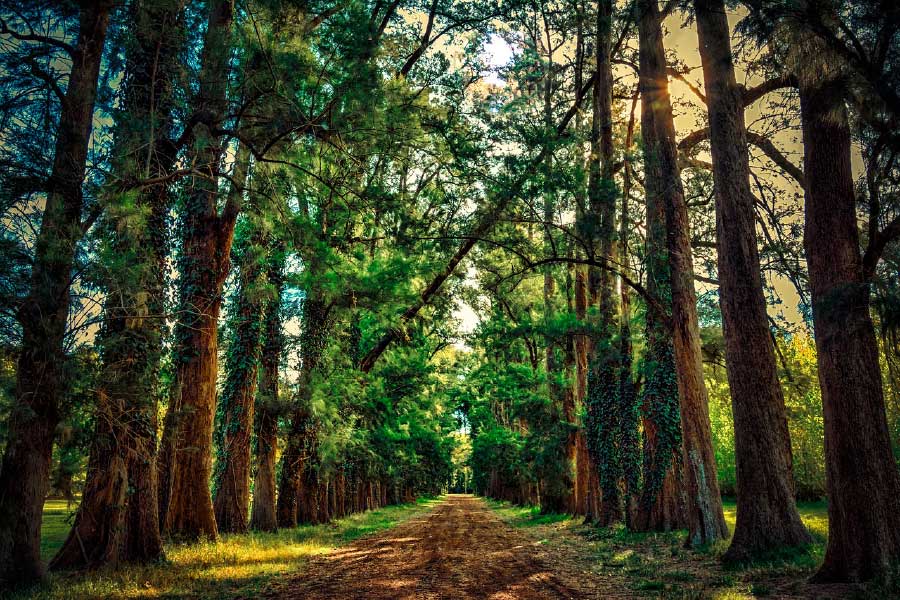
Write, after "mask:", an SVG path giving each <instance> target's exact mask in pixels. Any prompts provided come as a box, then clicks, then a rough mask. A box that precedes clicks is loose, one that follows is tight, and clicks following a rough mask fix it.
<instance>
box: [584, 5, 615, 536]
mask: <svg viewBox="0 0 900 600" xmlns="http://www.w3.org/2000/svg"><path fill="white" fill-rule="evenodd" d="M612 24H613V3H612V0H598V2H597V21H596V40H595V45H594V48H595V55H594V59H595V61H596V65H597V72H596V76H595V78H594V87H593V93H592V97H591V98H592V104H591V107H592V113H593V119H592V122H591V159H590V161H589V163H588V173H589V177H588V205H589V211H588V215H586V217H587V218H588V219H590V221H591V222H590V223H589V224H587V225H586V226H585V227H586V229H587V230H588V235H589V245H590V249H591V251H592V252H594V253H596V255H598V256H594V257H592V258H595V259H599V260H605V261H609V262H613V261H614V259H615V248H616V245H615V237H616V227H615V215H616V195H617V190H616V183H615V179H614V164H613V163H614V151H615V147H614V145H613V100H612V99H613V76H612V34H613V30H612ZM615 284H616V281H615V275H614V274H613V273H612V272H611V271H610V270H608V269H598V268H592V269H590V270H589V271H588V293H589V297H590V301H591V303H592V304H593V305H595V306H597V309H598V320H599V322H598V324H597V334H596V335H595V336H594V339H593V340H592V344H591V353H590V367H589V369H590V370H589V372H588V389H587V401H586V404H587V418H586V420H585V429H586V434H587V441H588V448H589V449H590V450H591V452H592V453H593V455H594V461H595V463H596V465H597V469H598V470H599V477H600V488H601V492H602V494H603V502H602V504H601V511H600V515H598V517H599V521H598V522H599V524H600V525H604V526H606V525H611V524H613V523H616V522H619V521H622V519H623V518H624V512H623V505H622V496H621V493H620V480H621V477H622V466H621V456H620V454H621V452H620V450H621V448H620V438H621V425H622V423H621V418H620V417H621V414H620V407H619V405H618V404H619V402H618V399H619V385H618V375H619V368H618V362H619V361H617V360H616V358H617V354H618V350H617V349H616V348H615V346H614V336H615V329H616V328H615V327H614V325H615V321H616V304H617V301H616V285H615Z"/></svg>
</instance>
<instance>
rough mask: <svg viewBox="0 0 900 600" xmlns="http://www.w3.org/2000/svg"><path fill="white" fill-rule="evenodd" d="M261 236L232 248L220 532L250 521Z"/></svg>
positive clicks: (221, 419)
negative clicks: (234, 283) (233, 286)
mask: <svg viewBox="0 0 900 600" xmlns="http://www.w3.org/2000/svg"><path fill="white" fill-rule="evenodd" d="M254 217H255V215H254V216H253V217H251V221H252V219H253V218H254ZM248 227H251V228H253V227H257V228H258V224H255V223H252V222H249V223H248ZM265 241H266V240H265V239H264V235H263V234H262V233H260V231H259V230H258V229H257V231H253V232H250V234H249V236H248V237H247V238H245V239H243V240H241V244H240V246H241V247H240V248H238V251H237V252H236V253H235V254H236V255H237V256H236V259H237V262H238V265H239V266H238V270H239V275H238V290H237V292H236V300H235V302H234V304H233V306H232V311H231V312H232V315H233V319H232V323H231V331H230V334H231V339H230V341H229V347H228V354H227V356H226V359H225V367H226V370H227V376H226V379H225V387H224V389H223V390H222V394H221V396H220V399H219V409H218V424H217V427H216V445H217V448H216V450H217V460H216V465H215V471H214V473H213V489H214V490H215V492H214V499H213V509H214V510H215V515H216V525H217V526H218V528H219V531H220V532H222V533H244V532H246V531H247V526H248V514H247V511H248V508H249V506H250V432H251V428H252V427H253V413H254V408H255V399H256V398H255V397H256V384H257V372H258V368H259V360H260V354H261V351H262V333H263V320H262V317H263V312H264V306H263V301H262V299H261V295H260V292H261V290H260V289H259V288H260V287H261V286H262V285H264V284H265V268H264V260H263V259H264V258H265V256H261V254H264V253H265V249H264V248H265Z"/></svg>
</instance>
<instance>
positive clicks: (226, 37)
mask: <svg viewBox="0 0 900 600" xmlns="http://www.w3.org/2000/svg"><path fill="white" fill-rule="evenodd" d="M233 19H234V2H233V0H215V1H212V2H210V3H209V5H208V20H207V25H206V32H205V34H204V41H203V51H202V55H201V57H200V77H199V82H198V94H197V97H196V100H195V115H196V116H197V118H196V119H194V120H195V121H196V123H193V125H192V129H191V132H190V134H191V136H192V148H191V151H190V155H191V162H192V164H193V172H194V174H193V175H192V176H191V177H190V181H189V183H188V190H187V193H186V198H185V206H184V208H183V211H182V212H183V214H182V216H181V218H182V223H181V229H182V231H181V236H182V247H181V251H180V254H179V259H178V271H179V281H178V288H179V314H178V317H179V319H178V322H177V323H176V326H175V338H176V340H175V341H176V345H177V349H176V352H177V357H176V365H177V369H176V374H175V383H174V385H173V390H172V393H171V398H170V401H169V408H168V412H167V413H166V427H165V429H164V432H163V447H162V452H163V458H164V460H161V461H160V506H159V509H160V521H161V523H162V525H163V530H164V531H165V532H166V533H168V534H170V535H174V536H178V537H183V538H186V539H191V538H198V537H201V536H204V537H211V538H214V537H216V535H217V528H216V521H215V515H214V512H213V506H212V497H211V496H210V490H209V480H210V475H211V471H212V433H213V415H214V413H215V403H216V377H217V371H218V318H219V311H220V309H221V304H222V300H221V297H222V285H223V284H224V282H225V277H226V276H227V273H228V262H229V255H230V252H231V243H232V240H233V238H234V224H235V219H236V218H237V215H238V212H239V210H240V205H241V199H242V196H243V193H244V190H243V186H244V179H245V172H246V167H247V165H246V162H247V158H248V155H247V153H246V151H244V152H242V153H239V154H243V156H238V158H237V159H236V161H235V172H234V173H233V174H232V176H231V180H232V181H231V183H232V187H231V192H230V193H229V194H228V198H227V201H226V202H225V205H224V207H223V208H222V210H221V214H220V211H219V202H218V200H219V179H220V176H221V173H220V171H221V169H222V167H221V164H222V162H223V159H224V157H225V151H226V138H225V137H224V136H223V135H222V134H221V132H220V131H219V128H220V127H221V125H222V122H223V119H225V116H226V110H227V106H228V80H229V79H228V73H229V63H230V60H231V49H232V35H233V33H232V22H233Z"/></svg>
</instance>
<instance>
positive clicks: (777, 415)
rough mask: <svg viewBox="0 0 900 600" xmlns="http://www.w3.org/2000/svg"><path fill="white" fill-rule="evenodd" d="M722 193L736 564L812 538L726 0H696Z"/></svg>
mask: <svg viewBox="0 0 900 600" xmlns="http://www.w3.org/2000/svg"><path fill="white" fill-rule="evenodd" d="M695 15H696V19H697V32H698V37H699V40H700V56H701V59H702V62H703V77H704V82H705V88H706V103H707V107H708V110H709V132H710V136H709V137H710V144H711V148H712V159H713V163H712V166H713V178H714V182H715V194H716V234H717V235H716V240H717V249H718V267H719V269H718V275H719V298H720V305H721V309H722V319H723V323H724V334H725V360H726V366H727V371H728V383H729V387H730V389H731V401H732V406H733V414H734V429H735V458H736V463H737V504H738V506H737V523H736V525H735V530H734V537H733V538H732V541H731V547H730V548H729V550H728V552H727V553H726V554H725V559H726V560H729V561H743V560H747V559H750V558H753V557H756V556H760V555H763V554H765V553H766V552H771V551H773V550H775V549H778V548H783V547H790V546H804V545H807V544H809V543H811V542H812V538H811V537H810V535H809V532H807V531H806V527H805V526H804V525H803V523H802V522H801V521H800V514H799V513H798V512H797V508H796V505H795V503H794V481H793V466H792V458H791V440H790V436H789V434H788V427H787V416H786V414H785V409H784V396H783V395H782V392H781V386H780V384H779V382H778V375H777V372H776V367H775V351H774V348H773V345H772V337H771V334H770V332H769V323H768V317H767V315H766V300H765V297H764V295H763V286H762V276H761V270H760V265H759V252H758V250H757V245H756V215H755V211H754V198H753V194H752V192H751V191H750V164H749V158H748V154H747V135H746V130H745V126H744V108H743V107H744V101H743V98H742V94H741V90H740V88H739V87H738V85H737V82H736V80H735V76H734V64H733V59H732V55H731V42H730V32H729V29H728V20H727V17H726V15H725V3H724V1H722V0H697V1H696V2H695Z"/></svg>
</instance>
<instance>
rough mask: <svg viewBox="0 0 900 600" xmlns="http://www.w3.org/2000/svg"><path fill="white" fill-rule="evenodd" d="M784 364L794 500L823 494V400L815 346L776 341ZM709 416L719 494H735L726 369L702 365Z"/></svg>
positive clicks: (797, 339) (802, 340)
mask: <svg viewBox="0 0 900 600" xmlns="http://www.w3.org/2000/svg"><path fill="white" fill-rule="evenodd" d="M779 354H780V356H781V357H783V360H784V363H783V365H782V368H781V370H780V378H781V385H782V390H783V391H784V403H785V409H786V411H787V416H788V429H789V431H790V435H791V450H792V453H793V458H794V480H795V484H796V491H797V496H798V498H801V499H817V498H822V497H824V495H825V447H824V421H823V417H822V397H821V392H820V390H819V385H818V368H817V364H816V349H815V342H814V341H813V340H812V338H810V337H807V336H803V335H795V336H793V337H792V338H790V339H784V340H780V341H779ZM705 373H706V384H707V389H708V391H709V414H710V421H711V423H712V431H713V447H714V449H715V453H716V466H717V468H718V475H719V486H720V488H721V489H722V493H723V494H727V495H734V493H735V483H736V481H735V470H734V469H735V462H734V460H735V459H734V424H733V421H732V417H731V397H730V395H729V393H728V380H727V376H726V374H725V369H724V368H722V367H720V366H715V365H707V366H706V372H705Z"/></svg>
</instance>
